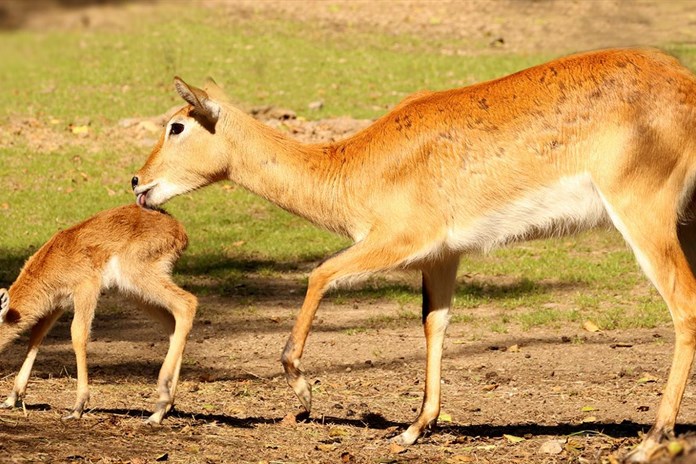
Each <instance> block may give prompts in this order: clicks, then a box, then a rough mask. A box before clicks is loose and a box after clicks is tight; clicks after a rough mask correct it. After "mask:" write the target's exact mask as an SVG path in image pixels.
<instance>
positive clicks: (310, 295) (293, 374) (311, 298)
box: [281, 276, 323, 412]
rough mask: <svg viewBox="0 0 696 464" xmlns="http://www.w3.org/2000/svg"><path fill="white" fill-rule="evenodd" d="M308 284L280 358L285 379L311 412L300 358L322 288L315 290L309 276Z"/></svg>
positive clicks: (310, 390) (308, 393) (310, 400)
mask: <svg viewBox="0 0 696 464" xmlns="http://www.w3.org/2000/svg"><path fill="white" fill-rule="evenodd" d="M309 282H310V283H309V288H308V290H307V296H306V297H305V300H304V303H303V304H302V309H301V310H300V313H299V315H298V316H297V320H296V321H295V326H294V327H293V329H292V332H291V334H290V338H288V341H287V343H286V344H285V349H284V350H283V355H282V356H281V362H282V363H283V369H284V370H285V379H286V380H287V382H288V385H290V387H291V388H292V390H293V391H294V392H295V394H296V395H297V398H299V400H300V403H302V406H303V407H304V408H305V410H306V411H307V412H311V410H312V389H311V387H310V386H309V382H307V379H306V378H305V376H304V375H303V374H302V371H301V370H300V358H301V357H302V352H303V350H304V345H305V342H306V340H307V336H308V335H309V330H310V329H311V327H312V320H313V319H314V315H315V314H316V311H317V308H318V307H319V301H320V300H321V296H322V294H323V288H317V287H318V286H317V285H316V284H314V285H313V279H312V276H310V279H309Z"/></svg>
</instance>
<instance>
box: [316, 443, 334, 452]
mask: <svg viewBox="0 0 696 464" xmlns="http://www.w3.org/2000/svg"><path fill="white" fill-rule="evenodd" d="M317 449H318V450H319V451H323V452H325V453H327V452H329V451H333V450H335V449H336V445H333V444H325V443H320V444H318V445H317Z"/></svg>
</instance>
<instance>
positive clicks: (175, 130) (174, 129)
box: [169, 122, 184, 135]
mask: <svg viewBox="0 0 696 464" xmlns="http://www.w3.org/2000/svg"><path fill="white" fill-rule="evenodd" d="M183 131H184V125H183V124H181V123H179V122H174V123H172V126H171V127H170V128H169V135H176V134H181V133H182V132H183Z"/></svg>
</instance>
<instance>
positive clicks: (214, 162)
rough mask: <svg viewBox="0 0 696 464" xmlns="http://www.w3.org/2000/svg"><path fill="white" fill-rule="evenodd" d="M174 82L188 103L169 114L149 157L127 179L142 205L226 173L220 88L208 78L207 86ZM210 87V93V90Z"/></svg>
mask: <svg viewBox="0 0 696 464" xmlns="http://www.w3.org/2000/svg"><path fill="white" fill-rule="evenodd" d="M174 87H175V88H176V91H177V92H178V93H179V95H180V96H181V97H182V98H183V99H184V100H185V101H186V103H188V105H187V106H185V107H183V108H181V109H180V110H179V111H177V112H176V113H175V114H174V115H173V116H172V117H171V118H170V119H169V121H168V122H167V124H166V126H165V129H164V133H163V134H162V136H161V137H160V139H159V142H158V143H157V145H155V147H154V148H153V150H152V153H151V154H150V157H149V158H148V159H147V161H146V162H145V165H143V167H142V168H140V170H139V171H138V172H137V173H136V174H135V176H134V177H133V179H132V180H131V187H132V188H133V192H134V193H135V195H136V202H137V203H138V204H139V205H140V206H143V207H151V208H154V207H158V206H160V205H162V204H163V203H165V202H166V201H167V200H169V199H170V198H172V197H175V196H177V195H181V194H182V193H186V192H190V191H192V190H195V189H197V188H200V187H204V186H206V185H208V184H211V183H213V182H216V181H218V180H222V179H224V178H225V177H226V172H227V163H226V160H225V152H226V150H225V149H224V146H223V145H224V138H223V137H222V135H221V134H220V126H222V124H220V123H221V119H222V118H223V112H224V109H223V108H222V105H221V101H222V98H224V94H223V93H222V91H221V90H220V89H219V87H217V86H216V85H215V83H214V82H212V81H210V82H209V83H208V84H207V86H206V90H207V91H206V90H203V89H199V88H196V87H193V86H190V85H188V84H187V83H186V82H184V81H183V80H181V79H180V78H178V77H175V78H174ZM213 92H214V93H215V94H216V96H215V97H214V98H212V97H211V96H209V93H211V95H212V94H213ZM218 95H219V96H220V97H221V98H218V97H217V96H218Z"/></svg>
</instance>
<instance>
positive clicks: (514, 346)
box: [507, 345, 520, 353]
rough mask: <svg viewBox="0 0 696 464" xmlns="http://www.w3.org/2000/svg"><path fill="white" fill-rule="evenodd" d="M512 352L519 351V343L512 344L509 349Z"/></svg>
mask: <svg viewBox="0 0 696 464" xmlns="http://www.w3.org/2000/svg"><path fill="white" fill-rule="evenodd" d="M507 350H508V351H509V352H510V353H519V351H520V346H519V345H512V346H511V347H509V348H508V349H507Z"/></svg>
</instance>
